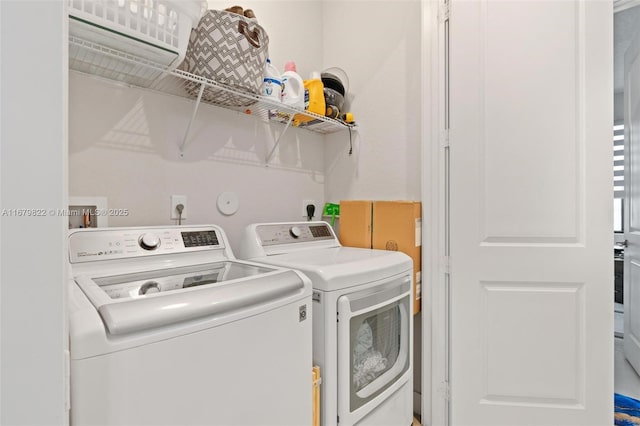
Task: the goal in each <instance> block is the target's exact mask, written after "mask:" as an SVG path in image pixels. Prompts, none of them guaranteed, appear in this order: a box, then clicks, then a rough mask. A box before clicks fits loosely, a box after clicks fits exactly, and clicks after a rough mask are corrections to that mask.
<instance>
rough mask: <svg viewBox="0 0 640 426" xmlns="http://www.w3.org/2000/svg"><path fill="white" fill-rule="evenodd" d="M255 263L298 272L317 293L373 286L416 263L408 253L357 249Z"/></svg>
mask: <svg viewBox="0 0 640 426" xmlns="http://www.w3.org/2000/svg"><path fill="white" fill-rule="evenodd" d="M251 260H253V261H255V262H259V263H266V264H270V265H276V266H282V267H286V268H292V269H297V270H299V271H301V272H302V273H304V274H305V275H306V276H308V277H309V279H311V282H312V285H313V288H314V289H315V290H323V291H334V290H341V289H344V288H348V287H353V286H358V285H361V284H367V283H372V282H374V281H377V280H381V279H386V278H389V277H392V276H394V275H397V274H403V273H408V272H410V271H412V268H413V261H412V260H411V258H410V257H409V256H407V255H406V254H404V253H401V252H396V251H386V250H375V249H363V248H355V247H326V248H318V249H307V250H300V251H292V252H290V253H283V254H275V255H270V256H264V257H260V258H254V259H251Z"/></svg>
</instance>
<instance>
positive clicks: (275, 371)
mask: <svg viewBox="0 0 640 426" xmlns="http://www.w3.org/2000/svg"><path fill="white" fill-rule="evenodd" d="M69 260H70V263H71V272H72V274H71V276H72V277H73V279H72V280H71V281H70V285H71V288H70V301H69V329H70V330H69V331H70V351H71V424H72V425H83V426H84V425H97V424H101V425H273V426H282V425H291V426H300V425H305V424H310V423H311V416H312V353H311V343H312V341H311V331H312V327H311V283H310V281H309V279H308V278H307V277H305V276H304V275H303V274H301V273H299V272H297V271H292V270H290V269H284V268H277V267H267V266H262V265H257V264H254V263H252V262H243V261H237V260H236V259H235V258H234V256H233V254H232V252H231V249H230V248H229V243H228V241H227V239H226V237H225V234H224V232H223V231H222V230H221V229H220V228H219V227H216V226H189V227H182V226H181V227H166V228H164V227H146V228H104V229H84V230H77V231H74V232H71V233H70V235H69ZM275 389H277V392H274V390H275Z"/></svg>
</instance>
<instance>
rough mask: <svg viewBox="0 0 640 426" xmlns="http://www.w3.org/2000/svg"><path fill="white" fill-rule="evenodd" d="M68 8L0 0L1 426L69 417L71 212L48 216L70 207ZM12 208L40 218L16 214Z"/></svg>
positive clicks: (55, 421)
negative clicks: (68, 260)
mask: <svg viewBox="0 0 640 426" xmlns="http://www.w3.org/2000/svg"><path fill="white" fill-rule="evenodd" d="M63 11H64V4H63V3H62V2H52V1H28V2H24V1H7V0H5V1H0V29H1V31H0V51H1V52H2V57H1V64H0V172H1V173H0V210H2V212H3V214H2V215H1V216H0V235H1V238H0V262H1V265H2V267H1V268H0V292H1V294H0V336H1V338H2V341H1V345H0V377H1V378H2V379H1V380H0V424H3V425H63V424H65V423H67V420H68V417H67V411H66V409H65V396H66V392H65V388H66V387H65V384H64V376H65V374H64V371H65V357H64V351H65V350H66V346H67V345H66V341H67V337H66V336H67V334H66V311H65V309H66V291H65V289H66V284H67V283H66V279H67V276H66V272H67V270H66V263H65V262H64V259H65V255H66V238H65V235H66V231H65V223H66V218H65V217H64V216H62V215H60V216H57V215H55V214H51V213H50V209H62V208H63V207H64V206H65V204H66V198H67V183H66V178H67V175H66V171H67V145H66V140H67V134H66V122H67V108H66V106H67V105H66V96H67V95H66V93H67V53H66V52H67V42H66V21H65V20H64V19H63V18H64V15H63ZM33 29H37V31H39V32H36V33H34V32H32V31H31V30H33ZM27 34H29V35H27ZM5 209H6V210H5ZM12 209H28V210H23V212H26V211H29V212H32V213H37V214H38V216H16V215H15V213H12ZM40 214H43V215H42V216H40Z"/></svg>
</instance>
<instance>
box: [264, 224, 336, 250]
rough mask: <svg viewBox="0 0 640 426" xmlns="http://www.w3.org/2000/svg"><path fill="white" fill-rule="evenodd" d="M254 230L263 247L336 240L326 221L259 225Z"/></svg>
mask: <svg viewBox="0 0 640 426" xmlns="http://www.w3.org/2000/svg"><path fill="white" fill-rule="evenodd" d="M256 232H257V234H258V238H259V239H260V244H261V245H262V246H263V247H265V246H274V245H279V244H293V243H309V242H313V241H326V240H336V241H337V238H336V236H335V235H334V233H333V230H332V229H331V227H330V226H329V225H328V224H326V223H318V222H310V223H308V224H306V223H281V224H268V225H259V226H258V227H257V228H256Z"/></svg>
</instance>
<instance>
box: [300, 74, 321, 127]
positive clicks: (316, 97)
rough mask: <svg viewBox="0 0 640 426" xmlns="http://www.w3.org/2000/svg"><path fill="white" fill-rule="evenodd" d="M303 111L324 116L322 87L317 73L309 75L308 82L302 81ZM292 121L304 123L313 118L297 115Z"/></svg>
mask: <svg viewBox="0 0 640 426" xmlns="http://www.w3.org/2000/svg"><path fill="white" fill-rule="evenodd" d="M304 109H305V110H306V111H309V112H314V113H316V114H318V115H322V116H324V115H325V111H326V104H325V100H324V85H323V84H322V80H321V79H320V73H319V72H317V71H314V72H312V73H311V76H310V78H309V80H304ZM294 120H297V121H298V122H301V123H305V122H307V121H311V120H313V117H310V116H305V115H301V114H297V115H296V116H295V117H294Z"/></svg>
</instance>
